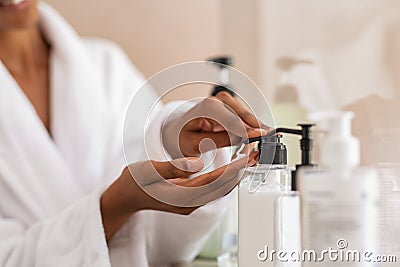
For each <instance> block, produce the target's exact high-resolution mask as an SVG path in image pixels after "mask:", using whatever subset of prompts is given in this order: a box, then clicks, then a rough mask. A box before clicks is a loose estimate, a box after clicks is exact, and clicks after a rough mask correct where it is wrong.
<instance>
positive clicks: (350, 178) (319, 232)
mask: <svg viewBox="0 0 400 267" xmlns="http://www.w3.org/2000/svg"><path fill="white" fill-rule="evenodd" d="M325 119H326V120H327V122H328V135H327V136H326V137H324V139H322V140H321V143H320V165H321V166H320V167H319V168H318V169H306V168H303V169H300V171H299V174H298V185H299V193H300V197H301V216H302V249H303V251H312V252H313V254H312V255H309V256H310V257H311V259H309V258H307V259H305V261H304V262H303V267H310V266H346V267H350V266H375V264H376V263H374V262H373V258H372V257H373V256H374V255H377V254H378V253H379V251H378V249H379V180H378V175H377V171H376V169H374V168H369V167H359V166H358V165H359V162H360V145H359V141H358V140H357V139H356V138H355V137H353V136H352V135H351V119H352V114H351V113H348V112H347V113H344V112H343V113H342V112H338V113H337V114H331V115H330V116H329V117H328V118H325ZM329 250H334V251H335V253H333V254H329V253H328V252H325V251H329ZM365 252H370V253H372V254H365ZM366 255H367V256H368V255H369V256H368V257H371V258H370V259H366V258H365V256H366ZM368 260H369V261H368Z"/></svg>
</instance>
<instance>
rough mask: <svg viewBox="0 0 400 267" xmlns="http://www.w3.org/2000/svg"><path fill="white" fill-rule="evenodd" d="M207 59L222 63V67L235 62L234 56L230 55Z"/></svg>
mask: <svg viewBox="0 0 400 267" xmlns="http://www.w3.org/2000/svg"><path fill="white" fill-rule="evenodd" d="M207 61H209V62H214V63H218V64H220V68H226V66H232V64H233V58H232V57H230V56H220V57H212V58H209V59H207Z"/></svg>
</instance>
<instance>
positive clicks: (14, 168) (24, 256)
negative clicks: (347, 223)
mask: <svg viewBox="0 0 400 267" xmlns="http://www.w3.org/2000/svg"><path fill="white" fill-rule="evenodd" d="M39 11H40V27H41V29H42V32H43V34H44V36H45V38H46V39H47V41H48V42H49V43H50V45H51V55H50V76H51V77H50V90H51V94H50V95H51V107H50V109H51V131H50V132H51V136H50V135H49V133H48V132H47V130H46V128H45V127H44V125H43V123H42V121H41V120H40V119H39V117H38V115H37V113H36V112H35V109H34V107H33V106H32V104H31V103H30V101H29V100H28V99H27V97H26V96H25V95H24V93H23V91H22V90H21V88H20V87H19V86H18V84H17V83H16V81H15V80H14V79H13V78H12V76H11V75H10V73H9V72H8V70H7V69H6V67H5V66H4V65H3V64H2V63H1V62H0V266H2V267H3V266H7V267H32V266H40V267H44V266H49V267H54V266H57V267H60V266H68V267H73V266H96V267H103V266H104V267H105V266H118V267H124V266H138V267H146V266H148V265H149V264H150V265H152V264H159V263H170V262H180V261H187V260H191V259H193V258H194V257H195V255H196V254H197V253H198V251H199V250H200V248H201V246H202V244H203V243H204V242H205V240H206V238H207V235H208V234H209V233H210V232H211V231H212V230H213V228H215V225H216V224H217V222H218V221H219V220H221V218H222V216H223V214H224V210H225V209H226V207H227V206H228V205H227V203H226V201H227V199H226V198H224V199H222V200H219V201H216V202H214V203H212V204H209V205H206V206H204V207H202V208H200V209H198V210H196V211H195V212H194V213H192V214H191V215H189V216H182V215H175V214H169V213H164V212H157V211H142V212H138V213H136V214H135V215H133V216H132V217H131V219H130V220H129V221H128V222H127V223H126V224H125V225H124V226H123V227H122V228H121V229H120V230H119V231H118V232H117V233H116V235H115V236H114V237H113V238H112V239H111V241H110V242H109V244H107V242H106V240H105V235H104V229H103V225H102V220H101V214H100V206H99V201H100V197H101V195H102V193H103V192H104V190H105V189H106V188H107V186H108V185H109V184H110V183H111V182H112V181H113V180H114V179H116V178H118V176H119V175H120V173H121V171H122V169H123V167H124V166H125V165H126V164H125V161H124V156H123V142H122V140H123V123H124V117H125V112H126V110H127V106H128V104H129V102H130V99H131V98H132V97H133V95H134V93H135V90H137V89H138V88H139V87H140V86H141V84H142V83H143V77H142V76H141V75H140V74H139V72H138V71H137V70H136V69H135V68H134V67H133V66H132V64H131V63H130V61H129V60H128V58H127V57H126V55H125V54H124V53H123V52H122V51H121V49H119V48H118V47H117V46H116V45H114V44H112V43H110V42H107V41H103V40H98V39H84V38H80V37H79V36H77V34H76V33H75V32H74V30H73V29H72V28H71V26H70V25H68V23H67V22H66V21H65V20H64V19H63V18H62V17H61V16H60V15H59V14H58V13H57V12H56V11H55V10H53V9H52V8H51V7H50V6H48V5H46V4H45V3H40V4H39ZM147 93H148V96H147V97H146V99H147V100H148V103H143V105H152V104H153V103H154V101H155V99H156V98H157V95H156V94H155V93H154V92H153V91H148V92H147ZM166 109H168V107H165V106H160V107H159V115H157V116H154V117H155V119H154V120H153V121H152V122H151V123H150V124H149V127H152V132H153V133H158V134H159V133H160V129H161V124H162V122H163V120H164V119H165V118H164V117H163V114H167V113H168V112H167V111H165V110H166ZM137 116H138V120H137V122H136V125H133V126H135V127H133V129H132V132H131V133H129V136H130V140H129V142H133V143H134V142H137V144H138V146H137V161H140V160H145V159H146V154H145V151H144V147H143V146H142V144H143V128H144V125H143V123H144V119H141V118H142V117H144V116H146V114H140V113H138V115H137ZM158 139H159V138H158ZM158 139H157V138H156V137H155V140H154V148H159V147H160V146H161V144H160V140H158Z"/></svg>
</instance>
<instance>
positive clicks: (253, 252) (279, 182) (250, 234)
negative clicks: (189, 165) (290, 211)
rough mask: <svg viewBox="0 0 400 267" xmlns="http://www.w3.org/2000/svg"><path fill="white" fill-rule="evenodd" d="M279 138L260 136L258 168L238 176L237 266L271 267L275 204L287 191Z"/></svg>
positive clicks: (286, 171) (283, 148) (283, 150)
mask: <svg viewBox="0 0 400 267" xmlns="http://www.w3.org/2000/svg"><path fill="white" fill-rule="evenodd" d="M280 138H281V136H280V135H275V136H263V137H261V138H259V139H260V142H259V144H258V149H259V152H260V155H259V164H258V165H256V166H255V167H250V168H246V169H244V170H243V171H242V173H240V174H239V175H240V177H242V182H241V183H240V185H239V240H238V241H239V247H238V263H239V266H240V267H246V266H252V267H257V266H264V267H265V266H274V262H273V261H272V259H271V258H270V256H271V255H270V253H271V250H273V249H274V231H275V226H274V223H275V222H274V203H275V200H276V197H277V196H279V195H280V194H282V193H283V192H284V191H286V190H288V184H289V178H290V170H289V169H288V168H287V166H286V165H287V151H286V146H285V145H284V144H282V143H281V142H280Z"/></svg>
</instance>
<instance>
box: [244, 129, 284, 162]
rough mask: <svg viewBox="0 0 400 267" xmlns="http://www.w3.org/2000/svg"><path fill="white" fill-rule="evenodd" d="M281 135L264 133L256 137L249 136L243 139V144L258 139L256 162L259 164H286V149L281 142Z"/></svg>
mask: <svg viewBox="0 0 400 267" xmlns="http://www.w3.org/2000/svg"><path fill="white" fill-rule="evenodd" d="M281 138H282V135H280V134H276V135H266V136H260V137H256V138H250V139H247V140H245V141H244V143H245V144H249V143H253V142H256V141H259V143H258V151H259V152H260V154H259V156H258V158H259V159H258V162H259V163H260V164H273V165H286V164H287V150H286V146H285V145H284V144H283V143H281Z"/></svg>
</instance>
